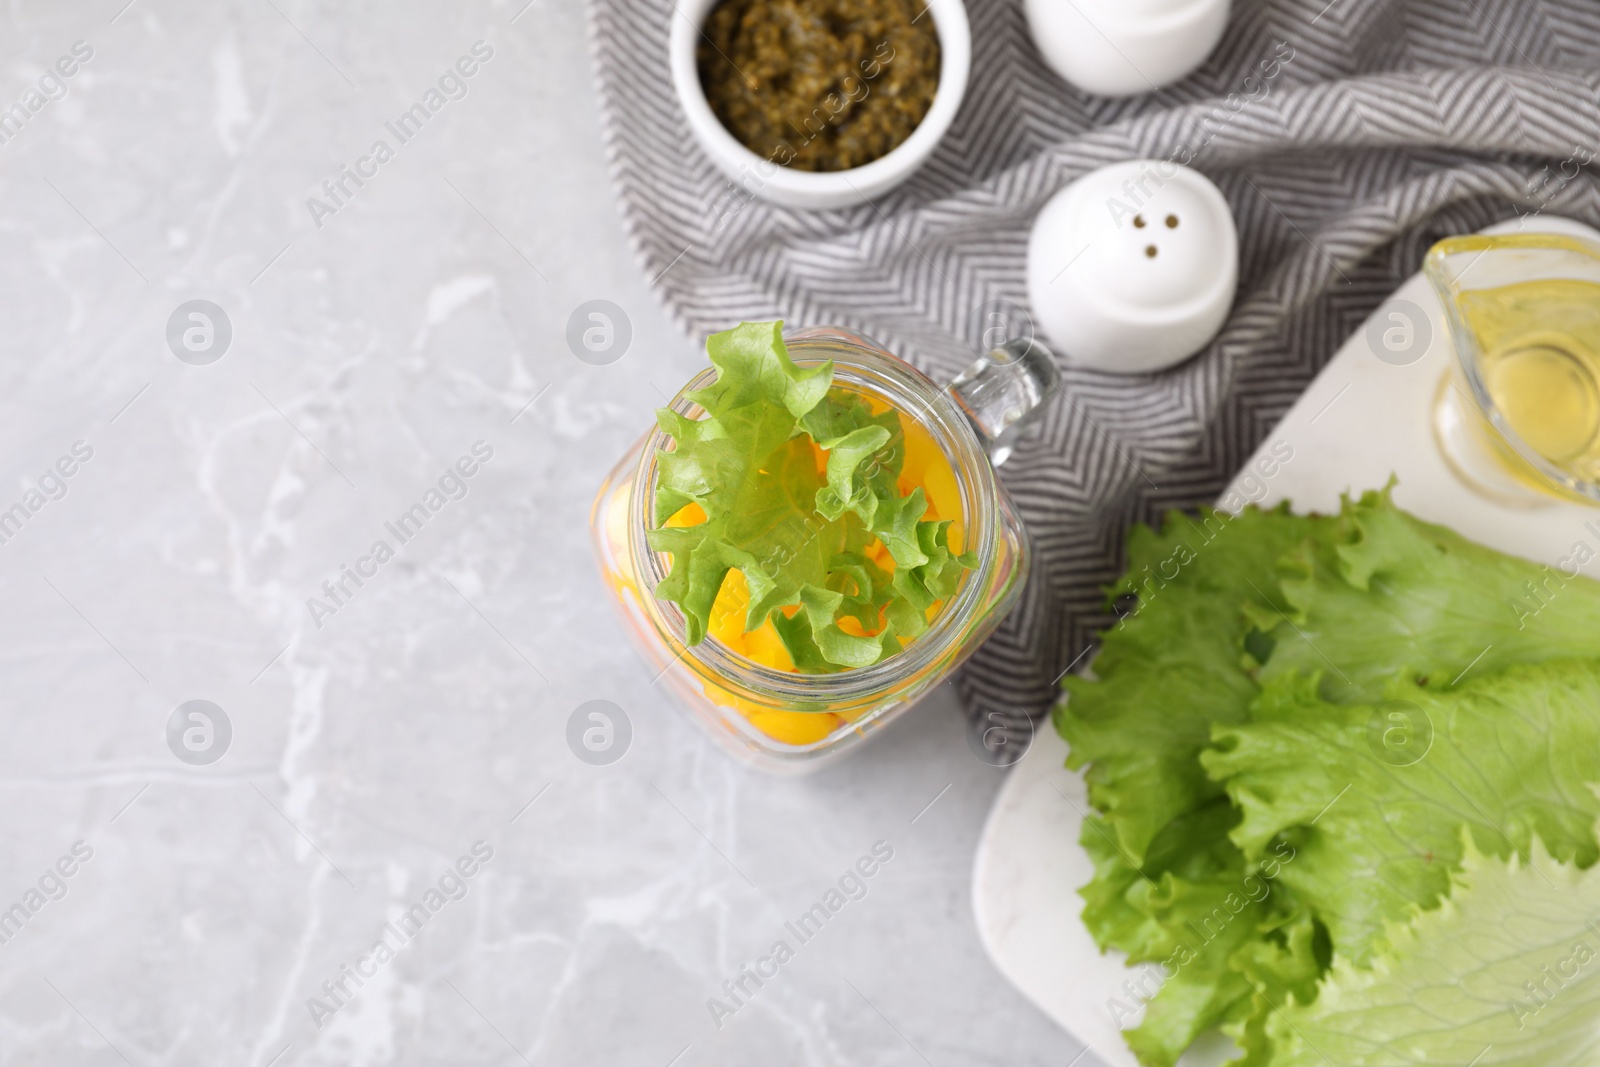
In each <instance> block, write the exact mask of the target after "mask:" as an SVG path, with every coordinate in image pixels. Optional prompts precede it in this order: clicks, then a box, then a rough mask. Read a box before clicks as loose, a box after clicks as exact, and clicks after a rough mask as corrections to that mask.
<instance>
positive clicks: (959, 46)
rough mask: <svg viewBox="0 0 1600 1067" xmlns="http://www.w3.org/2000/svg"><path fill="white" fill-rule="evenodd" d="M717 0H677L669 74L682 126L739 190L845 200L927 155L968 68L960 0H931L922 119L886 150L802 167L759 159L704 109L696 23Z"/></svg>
mask: <svg viewBox="0 0 1600 1067" xmlns="http://www.w3.org/2000/svg"><path fill="white" fill-rule="evenodd" d="M716 3H717V0H679V3H678V5H677V11H676V12H675V13H674V15H673V17H672V35H671V39H670V41H669V42H668V49H669V53H668V55H669V59H670V60H671V63H672V82H673V85H674V87H675V88H676V89H677V91H678V100H679V101H680V102H681V103H682V104H683V111H684V114H685V115H686V116H687V117H688V119H689V129H690V131H691V132H692V133H693V134H694V136H695V140H697V141H699V142H700V146H701V147H702V148H704V149H705V151H706V154H707V155H709V156H710V157H711V161H712V162H713V163H715V164H716V165H717V167H718V168H719V169H720V170H721V171H722V172H723V173H724V174H726V175H727V176H728V178H729V180H730V181H731V182H732V183H734V185H736V186H738V187H739V189H740V190H743V192H741V193H739V194H738V195H739V196H740V197H741V198H747V197H748V196H750V195H753V196H758V197H761V198H762V199H763V200H769V201H771V202H772V203H774V204H782V205H783V206H785V207H799V208H833V207H849V206H852V205H854V204H859V203H862V202H863V201H865V200H869V199H871V198H872V197H875V196H879V195H881V194H883V193H886V192H888V191H889V190H890V189H893V188H894V187H895V186H897V185H899V184H900V183H901V182H903V181H905V180H906V179H907V178H909V177H911V175H912V174H913V173H914V172H915V171H916V169H917V168H918V167H920V166H922V164H923V163H925V162H927V160H928V157H929V156H931V155H932V154H933V150H934V148H936V147H937V146H938V144H939V140H940V139H941V138H942V137H944V135H945V131H946V130H948V129H949V128H950V123H951V122H953V121H954V120H955V117H956V111H957V110H958V109H959V108H960V107H961V100H962V98H963V97H964V96H965V95H966V92H967V74H968V73H969V72H970V71H971V69H972V27H971V25H970V24H969V23H968V22H967V9H966V6H965V4H964V3H963V0H931V2H930V3H929V4H928V15H927V17H930V18H932V19H933V24H934V29H935V30H936V31H937V32H938V34H939V55H940V59H939V88H938V90H937V92H936V93H935V95H934V98H933V106H932V107H930V108H929V109H928V113H927V115H925V116H923V119H922V122H921V124H919V125H918V126H917V128H916V129H915V130H913V131H911V136H910V137H907V138H906V139H905V140H904V141H902V142H901V143H900V145H899V146H898V147H897V148H895V149H894V150H893V151H892V152H890V153H889V154H887V155H885V156H882V157H880V158H878V159H875V160H873V161H872V162H871V163H868V164H865V165H864V166H860V167H852V168H850V169H849V170H836V171H806V170H791V169H790V168H788V167H785V166H782V165H780V164H778V163H774V162H772V161H771V160H767V159H763V158H762V157H761V156H758V155H757V154H756V153H754V152H752V151H750V149H748V148H746V147H745V146H744V145H742V144H740V143H739V141H738V139H737V138H735V137H734V136H733V134H731V133H729V132H728V129H727V127H725V126H723V125H722V122H721V120H720V119H718V118H717V116H716V114H715V113H714V112H713V111H712V110H711V105H710V104H709V103H708V102H707V101H706V94H705V90H704V88H703V87H702V86H701V84H700V71H699V68H698V67H697V66H696V64H695V46H696V45H697V44H698V43H699V41H700V39H701V37H700V25H701V23H703V22H704V21H705V18H706V15H707V14H709V13H710V11H711V9H712V8H713V7H714V6H715V5H716Z"/></svg>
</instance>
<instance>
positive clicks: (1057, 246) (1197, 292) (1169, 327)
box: [1027, 159, 1239, 374]
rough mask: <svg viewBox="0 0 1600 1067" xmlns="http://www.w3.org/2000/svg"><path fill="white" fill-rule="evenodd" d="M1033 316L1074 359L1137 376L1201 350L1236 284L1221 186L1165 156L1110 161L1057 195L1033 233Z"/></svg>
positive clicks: (1232, 234) (1229, 217)
mask: <svg viewBox="0 0 1600 1067" xmlns="http://www.w3.org/2000/svg"><path fill="white" fill-rule="evenodd" d="M1027 280H1028V299H1029V302H1030V303H1031V304H1032V311H1033V320H1034V322H1035V323H1037V324H1038V326H1039V327H1040V328H1041V329H1042V331H1043V332H1044V333H1045V334H1046V335H1047V336H1048V337H1049V340H1050V342H1051V347H1052V348H1053V349H1054V350H1055V351H1056V352H1057V353H1058V354H1059V355H1060V356H1061V357H1062V358H1063V359H1064V360H1065V361H1066V362H1067V363H1068V364H1078V365H1080V366H1086V367H1093V368H1095V369H1097V370H1105V371H1113V372H1119V373H1125V374H1138V373H1144V372H1149V371H1156V370H1162V369H1164V368H1166V367H1170V366H1172V365H1173V364H1175V363H1180V362H1182V361H1183V360H1185V359H1187V358H1189V357H1190V356H1192V355H1194V354H1195V353H1196V352H1198V351H1200V349H1202V348H1204V347H1205V346H1206V345H1207V344H1208V343H1210V341H1211V339H1212V338H1213V337H1215V336H1216V334H1217V331H1218V330H1219V329H1221V328H1222V324H1223V322H1224V321H1225V320H1226V319H1227V317H1228V310H1229V308H1230V307H1232V305H1233V298H1234V294H1235V292H1236V291H1237V289H1238V284H1239V234H1238V230H1237V228H1236V227H1235V225H1234V221H1233V212H1232V211H1230V210H1229V208H1228V202H1227V201H1226V200H1225V199H1223V196H1222V193H1221V191H1219V190H1218V189H1217V187H1216V186H1215V185H1213V184H1212V183H1211V181H1210V179H1208V178H1206V177H1205V176H1204V175H1203V174H1201V173H1200V172H1199V171H1195V170H1190V169H1189V168H1188V167H1184V166H1180V165H1179V164H1177V163H1173V162H1170V161H1167V160H1154V159H1137V160H1133V161H1131V162H1127V163H1113V164H1112V165H1110V166H1107V167H1101V168H1100V169H1099V170H1095V171H1091V172H1090V173H1088V174H1086V175H1084V176H1083V177H1081V178H1079V179H1078V180H1077V181H1075V182H1073V183H1072V184H1070V185H1068V186H1067V187H1066V188H1065V189H1063V190H1061V192H1059V193H1057V194H1056V195H1055V196H1054V197H1052V198H1051V199H1050V200H1049V202H1047V203H1046V204H1045V206H1044V209H1043V210H1041V211H1040V212H1039V216H1038V218H1037V219H1035V220H1034V224H1033V232H1032V234H1031V235H1030V236H1029V238H1028V265H1027Z"/></svg>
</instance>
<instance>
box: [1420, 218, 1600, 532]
mask: <svg viewBox="0 0 1600 1067" xmlns="http://www.w3.org/2000/svg"><path fill="white" fill-rule="evenodd" d="M1423 273H1424V274H1425V275H1426V276H1427V278H1428V281H1429V282H1430V283H1431V284H1432V286H1433V288H1434V291H1435V292H1436V293H1437V294H1438V296H1439V300H1440V302H1441V303H1442V304H1443V305H1444V311H1445V318H1446V320H1447V321H1448V322H1449V324H1450V336H1451V341H1452V342H1453V343H1454V346H1455V352H1456V360H1455V363H1454V365H1453V366H1452V367H1451V370H1450V372H1449V373H1448V374H1447V375H1446V376H1445V378H1444V380H1443V382H1441V383H1440V386H1439V396H1438V400H1437V403H1436V404H1435V407H1434V433H1435V436H1436V437H1437V438H1438V441H1439V445H1440V449H1441V451H1442V452H1443V453H1444V457H1445V459H1446V461H1447V462H1448V463H1449V464H1450V466H1451V467H1452V468H1453V469H1454V471H1455V473H1456V474H1457V475H1458V476H1459V477H1461V478H1462V480H1463V481H1465V482H1466V483H1467V484H1468V485H1470V486H1472V487H1473V488H1474V489H1476V490H1477V491H1479V492H1480V493H1482V494H1483V495H1485V496H1488V497H1491V498H1492V499H1495V500H1497V501H1499V502H1501V503H1504V504H1508V505H1513V506H1521V507H1537V506H1539V505H1541V504H1546V503H1550V502H1552V501H1554V500H1556V499H1566V500H1575V501H1579V502H1582V503H1586V504H1600V245H1597V244H1596V243H1594V242H1593V241H1590V240H1587V239H1584V238H1580V237H1575V236H1567V235H1561V234H1535V233H1529V234H1500V235H1490V234H1478V235H1473V236H1465V237H1450V238H1446V239H1445V240H1443V241H1440V242H1439V243H1438V244H1436V245H1434V246H1433V248H1432V249H1430V250H1429V252H1428V255H1427V258H1426V260H1425V261H1424V264H1423Z"/></svg>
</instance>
